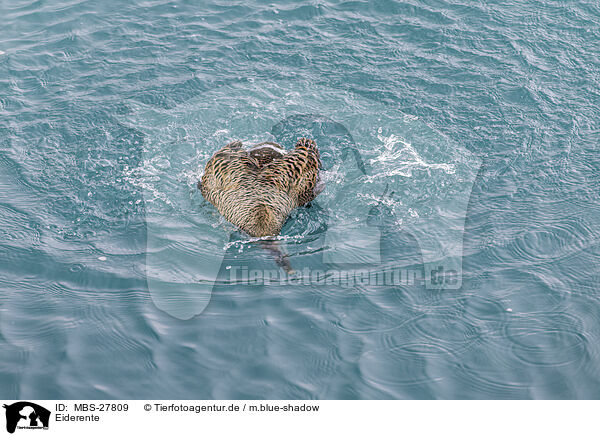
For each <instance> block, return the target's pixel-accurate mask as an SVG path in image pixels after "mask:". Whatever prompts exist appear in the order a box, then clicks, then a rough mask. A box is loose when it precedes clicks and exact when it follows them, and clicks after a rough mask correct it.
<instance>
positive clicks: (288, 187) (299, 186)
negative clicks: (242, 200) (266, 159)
mask: <svg viewBox="0 0 600 436" xmlns="http://www.w3.org/2000/svg"><path fill="white" fill-rule="evenodd" d="M320 167H321V160H320V158H319V150H318V149H317V145H316V144H315V142H314V141H313V140H312V139H307V138H302V139H300V140H299V141H298V142H297V143H296V147H295V148H294V150H292V151H290V152H289V153H286V154H285V155H283V156H281V157H280V158H278V159H274V160H273V161H271V162H270V163H268V164H266V165H265V166H263V167H262V168H261V172H260V175H259V180H260V181H262V182H264V183H269V184H272V185H274V186H276V187H277V188H278V189H280V190H282V191H285V192H287V193H288V195H289V196H290V198H292V199H293V200H294V202H295V203H296V205H297V206H303V205H305V204H306V203H308V202H309V201H311V200H313V199H314V198H315V197H316V196H317V194H318V192H316V191H315V187H316V185H317V178H318V175H319V168H320Z"/></svg>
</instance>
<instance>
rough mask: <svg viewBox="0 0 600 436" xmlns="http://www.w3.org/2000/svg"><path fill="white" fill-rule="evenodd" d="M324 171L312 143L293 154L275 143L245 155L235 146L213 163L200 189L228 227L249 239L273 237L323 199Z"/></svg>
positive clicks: (299, 146) (304, 141) (308, 141)
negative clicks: (303, 208)
mask: <svg viewBox="0 0 600 436" xmlns="http://www.w3.org/2000/svg"><path fill="white" fill-rule="evenodd" d="M320 166H321V161H320V159H319V151H318V150H317V146H316V144H315V142H314V141H313V140H311V139H306V138H302V139H300V140H299V141H298V142H297V143H296V147H295V148H294V150H292V151H290V152H288V153H285V150H283V149H282V148H281V147H280V146H279V145H278V144H275V143H268V142H267V143H261V144H258V145H257V146H255V147H254V148H252V149H250V150H246V149H244V148H242V143H241V142H240V141H235V142H232V143H230V144H227V145H226V146H225V147H223V148H222V149H220V150H219V151H217V152H216V153H215V155H214V156H213V157H212V158H211V159H210V160H209V161H208V163H207V164H206V169H205V170H204V175H203V176H202V180H201V183H199V184H198V185H199V186H198V187H199V188H200V191H201V192H202V195H203V196H204V198H205V199H206V200H207V201H209V202H210V203H212V204H213V205H214V206H215V207H216V208H217V210H218V211H219V212H220V213H221V215H223V216H224V217H225V219H227V221H229V222H231V223H232V224H234V225H235V226H237V227H238V228H240V229H241V230H243V231H244V232H246V233H248V234H249V235H250V236H254V237H261V236H274V235H277V234H278V233H279V232H280V231H281V227H282V226H283V224H284V223H285V221H286V219H287V217H288V215H289V214H290V212H292V210H294V209H295V208H296V207H299V206H303V205H305V204H306V203H308V202H309V201H311V200H312V199H314V198H315V197H316V196H317V195H318V194H319V192H320V191H319V189H318V188H317V179H318V175H319V168H320Z"/></svg>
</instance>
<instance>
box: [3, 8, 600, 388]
mask: <svg viewBox="0 0 600 436" xmlns="http://www.w3.org/2000/svg"><path fill="white" fill-rule="evenodd" d="M0 17H2V28H1V30H0V53H2V54H0V111H1V114H2V116H1V117H0V133H1V134H0V186H1V187H2V198H1V203H0V222H1V226H0V232H1V238H0V260H1V261H0V353H1V356H2V357H1V359H0V396H1V397H4V398H37V399H44V398H55V399H58V398H65V399H68V398H97V399H105V398H198V399H207V398H215V399H229V398H232V399H235V398H270V399H288V398H329V399H333V398H368V399H372V398H373V399H374V398H443V399H451V398H599V397H600V348H599V347H600V345H599V344H600V340H599V339H600V337H599V336H600V315H599V314H600V311H599V310H598V307H597V301H598V296H599V292H600V268H599V265H600V262H599V257H600V243H599V241H600V237H599V235H600V214H599V213H598V212H599V210H598V209H599V207H598V204H599V201H598V200H599V196H600V154H599V153H598V152H597V146H598V140H599V138H600V137H599V135H598V132H599V131H600V129H599V126H598V119H600V107H599V106H598V103H597V102H598V101H600V100H599V94H600V92H599V91H600V87H599V86H598V85H599V83H598V82H599V80H600V79H599V78H600V73H599V71H600V70H599V67H600V62H599V61H598V59H599V55H600V53H599V51H598V48H597V47H600V37H599V32H600V9H599V8H598V5H597V4H596V3H594V2H586V1H579V2H550V1H545V2H540V1H531V2H513V1H511V2H502V3H501V2H483V3H481V2H480V3H478V4H477V5H475V4H470V3H468V2H456V1H452V2H446V1H419V0H417V1H413V0H411V1H409V2H405V3H400V2H392V1H375V2H361V1H333V2H313V3H310V4H305V3H300V2H286V3H283V4H276V3H271V2H260V1H256V0H252V1H250V2H248V1H246V2H240V3H237V4H231V2H227V4H226V3H219V2H214V1H211V2H207V3H204V4H203V5H201V6H199V5H197V4H196V2H187V1H175V2H165V1H162V0H160V1H145V2H139V1H138V2H136V1H133V2H127V3H121V2H115V1H113V0H108V1H106V2H90V1H80V2H77V1H74V2H72V1H52V2H50V1H43V0H40V1H35V2H32V1H29V0H28V1H18V2H2V4H1V6H0ZM301 135H310V136H311V137H314V138H315V139H316V140H317V143H318V144H319V147H320V148H321V151H322V155H323V163H324V169H325V175H324V178H325V180H326V182H327V188H326V190H325V191H324V192H323V194H322V195H321V196H319V197H318V199H317V200H316V201H315V202H314V203H313V206H312V207H311V208H308V209H300V210H298V211H296V212H295V213H294V214H293V216H292V219H291V220H290V221H289V222H288V223H287V224H286V225H285V227H284V229H283V232H282V235H281V238H280V244H281V245H282V246H283V247H284V249H285V250H286V252H287V253H288V254H289V255H290V259H291V262H292V264H293V265H294V268H296V269H297V270H298V271H299V272H300V278H301V279H303V278H306V276H307V274H308V277H309V278H310V274H311V273H315V272H318V271H323V272H324V274H325V276H326V277H328V278H330V279H331V277H332V276H331V275H327V274H331V271H333V272H337V273H339V272H348V271H356V270H361V269H365V268H366V269H371V270H375V271H384V270H390V269H402V270H403V271H409V272H412V273H415V274H417V275H421V276H423V277H430V278H431V275H430V273H431V271H437V270H438V268H440V267H442V269H443V271H449V270H450V271H458V272H459V273H458V275H455V276H452V277H450V280H449V281H445V282H443V283H442V284H441V285H439V283H438V282H436V281H435V280H434V281H432V280H429V281H423V280H409V281H404V282H402V283H400V284H391V285H390V284H384V285H377V284H372V283H368V282H367V283H362V282H359V283H353V284H351V286H344V285H343V284H342V283H339V282H335V281H334V283H330V284H323V283H318V282H317V280H308V281H307V283H304V282H302V280H300V281H299V282H292V283H289V282H281V281H280V279H281V277H276V278H275V279H273V280H262V281H259V282H258V283H248V281H247V280H244V279H243V277H241V276H237V275H234V272H235V273H236V274H237V273H238V272H241V271H263V270H269V271H270V270H274V269H275V266H274V262H273V260H272V259H271V258H270V257H269V255H268V254H267V253H265V252H263V251H262V250H260V248H258V247H257V246H256V244H254V243H252V241H249V240H248V238H247V237H245V236H244V235H242V234H240V233H239V232H236V231H235V229H234V228H233V227H232V226H231V225H229V224H228V223H226V222H224V221H223V220H222V219H221V218H220V217H219V216H218V215H217V214H216V213H215V212H214V210H213V209H212V208H211V207H210V206H208V205H206V204H205V203H204V202H203V201H202V198H201V196H200V195H199V194H198V192H197V191H196V189H195V182H196V181H197V180H198V178H199V176H200V175H201V172H202V169H203V165H204V163H205V162H206V160H207V159H208V158H209V157H210V155H211V154H212V153H213V152H214V151H215V150H217V149H218V148H219V147H220V146H222V145H223V144H225V143H226V142H227V141H230V140H233V139H238V138H239V139H242V140H244V141H245V142H248V143H252V142H255V141H256V142H258V141H263V140H277V141H280V142H281V143H283V144H284V145H286V146H287V147H288V148H289V147H291V146H292V145H293V143H294V142H295V139H296V138H297V137H298V136H301ZM353 247H354V248H356V247H361V249H360V250H356V249H352V248H353ZM328 271H329V273H328ZM444 277H446V278H447V277H448V276H444ZM438 285H439V286H438Z"/></svg>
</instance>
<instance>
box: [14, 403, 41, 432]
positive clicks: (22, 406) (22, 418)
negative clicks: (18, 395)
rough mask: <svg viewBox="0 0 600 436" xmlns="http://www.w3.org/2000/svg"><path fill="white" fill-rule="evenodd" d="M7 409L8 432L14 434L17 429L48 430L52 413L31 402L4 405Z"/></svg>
mask: <svg viewBox="0 0 600 436" xmlns="http://www.w3.org/2000/svg"><path fill="white" fill-rule="evenodd" d="M4 408H5V409H6V431H8V432H9V433H14V432H15V430H16V429H28V430H35V429H44V430H47V429H48V424H49V422H50V411H49V410H48V409H46V408H44V407H42V406H38V405H37V404H35V403H31V402H29V401H19V402H18V403H13V404H10V405H6V404H5V405H4Z"/></svg>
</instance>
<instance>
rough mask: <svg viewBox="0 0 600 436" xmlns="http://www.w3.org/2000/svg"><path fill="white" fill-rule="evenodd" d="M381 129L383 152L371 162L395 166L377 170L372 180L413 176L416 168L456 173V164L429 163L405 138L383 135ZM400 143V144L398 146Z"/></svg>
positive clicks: (380, 136)
mask: <svg viewBox="0 0 600 436" xmlns="http://www.w3.org/2000/svg"><path fill="white" fill-rule="evenodd" d="M380 132H381V130H380V129H378V135H377V139H379V140H380V141H381V142H382V143H383V152H382V153H381V154H380V155H379V156H377V157H375V158H373V159H371V160H370V163H371V164H381V165H384V166H385V165H386V164H389V163H393V164H394V165H393V168H392V169H389V170H386V171H382V172H377V173H376V174H375V175H374V176H372V177H370V179H371V180H369V181H372V180H373V179H375V178H379V177H389V176H397V175H399V176H404V177H412V172H413V170H415V169H432V170H442V171H444V172H445V173H446V174H454V172H455V171H456V169H455V168H454V165H452V164H447V163H428V162H426V161H425V160H424V159H423V158H422V157H421V155H419V153H418V152H417V151H416V150H415V149H414V148H413V146H412V145H411V144H410V143H409V142H408V141H406V140H405V139H404V138H401V137H399V136H396V135H394V134H391V135H390V136H383V135H381V133H380ZM398 145H400V146H398Z"/></svg>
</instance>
